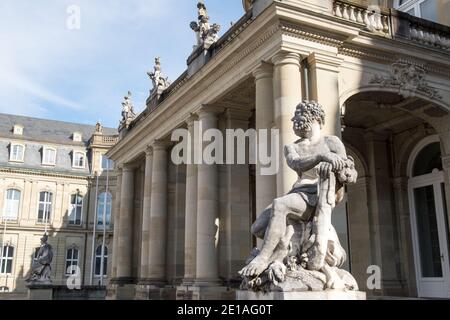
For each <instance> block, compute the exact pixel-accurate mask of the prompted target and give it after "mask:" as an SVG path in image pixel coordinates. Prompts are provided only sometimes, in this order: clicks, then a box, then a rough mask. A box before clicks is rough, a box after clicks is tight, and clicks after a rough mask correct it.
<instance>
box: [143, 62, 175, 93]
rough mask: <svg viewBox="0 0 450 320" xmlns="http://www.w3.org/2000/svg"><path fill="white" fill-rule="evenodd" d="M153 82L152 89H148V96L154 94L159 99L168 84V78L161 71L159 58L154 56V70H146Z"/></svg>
mask: <svg viewBox="0 0 450 320" xmlns="http://www.w3.org/2000/svg"><path fill="white" fill-rule="evenodd" d="M147 74H148V76H149V77H150V79H151V80H152V82H153V89H152V90H150V96H153V95H156V96H157V97H158V99H159V97H160V96H161V94H162V93H163V92H164V90H166V89H167V88H168V87H169V86H170V81H169V78H168V77H166V76H164V75H163V73H162V71H161V58H160V57H156V58H155V67H154V71H149V72H147Z"/></svg>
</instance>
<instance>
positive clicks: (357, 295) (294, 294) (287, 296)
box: [236, 290, 367, 301]
mask: <svg viewBox="0 0 450 320" xmlns="http://www.w3.org/2000/svg"><path fill="white" fill-rule="evenodd" d="M236 296H237V300H244V301H245V300H262V301H264V300H367V297H366V293H365V292H361V291H343V290H325V291H302V292H298V291H284V292H274V291H273V292H268V293H263V292H254V291H245V290H238V291H237V294H236Z"/></svg>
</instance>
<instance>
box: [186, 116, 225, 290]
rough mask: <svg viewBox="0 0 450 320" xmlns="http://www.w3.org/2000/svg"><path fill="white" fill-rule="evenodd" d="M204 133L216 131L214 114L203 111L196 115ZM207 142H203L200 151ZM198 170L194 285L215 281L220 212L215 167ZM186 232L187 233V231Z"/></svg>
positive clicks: (203, 167)
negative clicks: (217, 223) (211, 130)
mask: <svg viewBox="0 0 450 320" xmlns="http://www.w3.org/2000/svg"><path fill="white" fill-rule="evenodd" d="M198 117H199V122H200V124H201V126H202V130H203V132H204V131H206V130H208V129H213V128H217V115H216V113H215V112H213V111H209V110H207V109H202V110H201V111H199V112H198ZM208 144H209V143H207V142H204V143H203V148H205V146H207V145H208ZM197 168H198V169H197V170H198V178H197V179H198V180H197V183H198V189H197V190H198V191H197V192H198V193H197V254H196V260H197V265H196V284H199V285H202V284H209V283H216V282H217V281H218V248H217V247H216V233H217V225H216V222H217V221H216V219H217V218H218V211H219V190H218V171H217V165H216V164H212V165H207V164H201V165H199V166H198V167H197ZM188 232H189V231H188Z"/></svg>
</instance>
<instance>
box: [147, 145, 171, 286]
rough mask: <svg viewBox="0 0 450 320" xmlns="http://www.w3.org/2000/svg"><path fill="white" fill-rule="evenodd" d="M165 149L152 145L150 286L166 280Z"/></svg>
mask: <svg viewBox="0 0 450 320" xmlns="http://www.w3.org/2000/svg"><path fill="white" fill-rule="evenodd" d="M167 147H168V144H167V143H166V142H163V141H156V142H155V143H154V144H153V166H152V191H151V210H150V243H149V248H150V251H149V268H148V279H149V281H150V282H152V284H163V283H164V281H165V278H166V243H167V163H168V156H167Z"/></svg>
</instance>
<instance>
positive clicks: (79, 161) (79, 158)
mask: <svg viewBox="0 0 450 320" xmlns="http://www.w3.org/2000/svg"><path fill="white" fill-rule="evenodd" d="M84 164H85V155H84V153H82V152H75V153H74V155H73V166H74V167H75V168H84Z"/></svg>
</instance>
